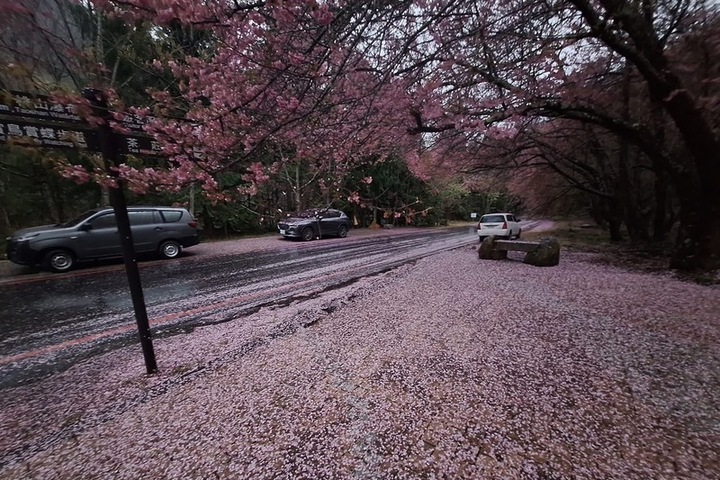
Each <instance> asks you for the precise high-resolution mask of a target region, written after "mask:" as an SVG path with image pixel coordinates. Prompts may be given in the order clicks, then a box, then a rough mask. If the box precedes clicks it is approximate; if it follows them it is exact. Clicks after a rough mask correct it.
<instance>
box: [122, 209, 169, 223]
mask: <svg viewBox="0 0 720 480" xmlns="http://www.w3.org/2000/svg"><path fill="white" fill-rule="evenodd" d="M128 217H129V218H130V225H150V224H153V223H161V222H162V220H160V215H158V213H157V212H156V211H154V210H140V211H135V212H128Z"/></svg>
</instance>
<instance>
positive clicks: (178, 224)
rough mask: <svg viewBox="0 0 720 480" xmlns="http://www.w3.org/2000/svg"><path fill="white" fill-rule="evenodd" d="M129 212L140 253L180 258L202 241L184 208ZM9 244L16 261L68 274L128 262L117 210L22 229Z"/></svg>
mask: <svg viewBox="0 0 720 480" xmlns="http://www.w3.org/2000/svg"><path fill="white" fill-rule="evenodd" d="M127 211H128V217H129V218H130V228H131V230H132V237H133V243H134V245H135V251H136V252H137V253H156V254H158V255H160V256H161V257H163V258H175V257H178V256H179V255H180V253H181V252H182V249H183V247H191V246H193V245H197V244H198V243H199V242H200V236H199V233H198V229H197V222H195V219H194V218H193V217H192V215H191V214H190V212H188V211H187V210H185V209H184V208H174V207H128V209H127ZM7 242H8V244H7V255H8V259H9V260H10V261H12V262H15V263H18V264H20V265H40V266H41V267H42V268H43V269H45V270H50V271H53V272H67V271H68V270H71V269H72V268H73V267H74V266H75V265H76V263H77V262H83V261H87V260H96V259H101V258H112V257H122V246H121V245H120V236H119V235H118V229H117V226H116V224H115V214H114V213H113V210H112V208H98V209H95V210H90V211H89V212H85V213H84V214H82V215H80V216H79V217H77V218H75V219H73V220H70V221H69V222H66V223H63V224H58V225H46V226H42V227H33V228H26V229H23V230H18V231H17V232H15V233H13V234H12V236H10V237H8V239H7Z"/></svg>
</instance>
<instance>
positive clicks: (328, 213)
mask: <svg viewBox="0 0 720 480" xmlns="http://www.w3.org/2000/svg"><path fill="white" fill-rule="evenodd" d="M323 216H324V217H325V218H340V212H338V211H337V210H328V211H326V212H323Z"/></svg>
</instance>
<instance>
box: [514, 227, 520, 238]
mask: <svg viewBox="0 0 720 480" xmlns="http://www.w3.org/2000/svg"><path fill="white" fill-rule="evenodd" d="M521 233H522V228H521V229H520V230H518V233H517V237H515V239H516V240H520V234H521Z"/></svg>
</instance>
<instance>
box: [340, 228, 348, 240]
mask: <svg viewBox="0 0 720 480" xmlns="http://www.w3.org/2000/svg"><path fill="white" fill-rule="evenodd" d="M347 232H348V229H347V227H346V226H345V225H340V228H338V237H340V238H345V237H347Z"/></svg>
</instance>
